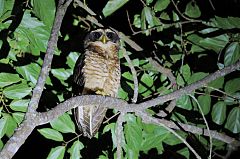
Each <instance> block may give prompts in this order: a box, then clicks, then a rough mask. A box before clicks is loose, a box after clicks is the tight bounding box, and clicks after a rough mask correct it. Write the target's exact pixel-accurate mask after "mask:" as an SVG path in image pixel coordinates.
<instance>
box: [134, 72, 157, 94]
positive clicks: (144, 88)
mask: <svg viewBox="0 0 240 159" xmlns="http://www.w3.org/2000/svg"><path fill="white" fill-rule="evenodd" d="M140 81H141V82H140V84H139V88H138V92H139V93H141V94H142V95H143V96H148V95H150V94H151V93H152V91H153V90H154V89H155V87H154V85H153V78H152V77H151V76H150V75H149V74H147V73H144V74H143V75H142V77H141V79H140Z"/></svg>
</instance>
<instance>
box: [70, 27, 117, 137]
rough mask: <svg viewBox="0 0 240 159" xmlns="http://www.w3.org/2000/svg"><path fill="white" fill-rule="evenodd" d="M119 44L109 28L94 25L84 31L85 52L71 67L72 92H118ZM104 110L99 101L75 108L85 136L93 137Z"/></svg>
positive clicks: (108, 93)
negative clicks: (72, 69)
mask: <svg viewBox="0 0 240 159" xmlns="http://www.w3.org/2000/svg"><path fill="white" fill-rule="evenodd" d="M119 45H120V42H119V36H118V35H117V33H116V32H114V31H113V30H111V29H96V30H94V31H91V32H90V33H89V34H87V36H86V38H85V41H84V50H85V51H84V54H82V55H81V56H80V57H79V58H78V60H77V62H76V65H75V68H74V74H73V80H74V81H73V82H74V83H73V84H74V85H73V92H74V94H75V95H81V94H82V95H84V94H85V95H86V94H98V95H104V96H111V97H116V96H117V92H118V88H119V86H120V77H121V74H120V62H119V58H118V50H119ZM106 111H107V109H106V108H104V107H103V106H102V105H101V104H100V105H92V106H87V107H77V108H75V109H74V116H75V120H76V122H77V125H78V127H79V129H80V131H81V132H82V133H83V135H84V136H86V137H88V138H92V137H93V136H94V135H95V134H96V133H97V131H98V129H99V127H100V125H101V124H102V121H103V118H104V116H105V114H106Z"/></svg>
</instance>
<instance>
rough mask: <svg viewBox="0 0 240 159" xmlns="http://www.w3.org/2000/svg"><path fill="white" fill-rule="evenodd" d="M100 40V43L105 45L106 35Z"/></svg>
mask: <svg viewBox="0 0 240 159" xmlns="http://www.w3.org/2000/svg"><path fill="white" fill-rule="evenodd" d="M100 40H101V41H102V43H104V44H106V43H107V37H106V35H103V36H102V38H101V39H100Z"/></svg>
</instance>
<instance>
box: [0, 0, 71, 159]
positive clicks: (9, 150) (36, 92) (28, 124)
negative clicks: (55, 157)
mask: <svg viewBox="0 0 240 159" xmlns="http://www.w3.org/2000/svg"><path fill="white" fill-rule="evenodd" d="M71 2H72V0H60V1H59V4H58V7H57V12H56V17H55V20H54V24H53V27H52V30H51V35H50V38H49V41H48V46H47V50H46V54H45V57H44V61H43V66H42V69H41V72H40V75H39V77H38V81H37V84H36V86H35V88H34V89H33V94H32V98H31V100H30V102H29V105H28V110H27V113H26V115H25V119H24V121H23V123H22V124H21V125H20V126H19V128H18V129H17V130H16V132H15V133H14V134H13V136H12V137H11V138H10V139H9V140H8V141H7V143H6V144H5V146H4V147H3V149H2V151H1V152H0V156H1V158H2V159H9V158H12V157H13V156H14V154H15V153H16V152H17V151H18V149H19V148H20V146H21V145H22V144H23V143H24V142H25V140H26V139H27V137H28V136H29V135H30V134H31V132H32V130H33V129H34V128H35V127H36V126H37V122H36V120H35V117H36V115H37V112H36V109H37V107H38V103H39V100H40V97H41V95H42V91H43V88H44V84H45V81H46V79H47V76H48V74H49V71H50V68H51V63H52V58H53V53H54V49H55V47H56V46H57V41H58V33H59V30H60V27H61V24H62V19H63V17H64V15H65V12H66V10H67V7H68V6H69V4H70V3H71Z"/></svg>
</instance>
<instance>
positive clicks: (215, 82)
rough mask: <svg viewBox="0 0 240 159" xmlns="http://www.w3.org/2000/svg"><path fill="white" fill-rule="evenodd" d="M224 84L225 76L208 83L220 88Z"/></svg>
mask: <svg viewBox="0 0 240 159" xmlns="http://www.w3.org/2000/svg"><path fill="white" fill-rule="evenodd" d="M223 84H224V77H220V78H217V79H215V80H214V81H212V82H210V83H208V86H210V87H213V88H217V89H219V88H222V87H223ZM209 90H210V91H211V90H212V89H209Z"/></svg>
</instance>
